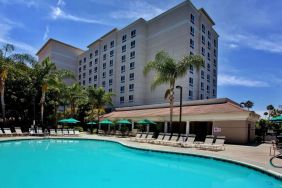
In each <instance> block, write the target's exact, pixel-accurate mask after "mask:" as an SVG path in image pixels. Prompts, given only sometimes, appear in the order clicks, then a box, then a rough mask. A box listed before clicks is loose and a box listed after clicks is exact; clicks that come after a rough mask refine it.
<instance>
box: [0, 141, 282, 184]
mask: <svg viewBox="0 0 282 188" xmlns="http://www.w3.org/2000/svg"><path fill="white" fill-rule="evenodd" d="M0 180H1V181H0V188H35V187H36V188H47V187H48V188H57V187H58V188H65V187H67V188H72V187H75V188H83V187H87V188H88V187H93V188H111V187H122V188H127V187H131V188H139V187H140V188H141V187H142V188H144V187H146V188H151V187H152V188H159V187H161V188H167V187H168V188H183V187H185V188H187V187H191V188H194V187H195V188H209V187H213V188H227V187H228V188H233V187H234V188H241V187H243V188H250V187H255V188H277V187H282V183H281V181H279V180H277V179H275V178H273V177H270V176H268V175H265V174H262V173H260V172H257V171H255V170H252V169H248V168H245V167H241V166H239V165H234V164H231V163H226V162H221V161H217V160H212V159H205V158H199V157H189V156H183V155H176V154H164V153H157V152H149V151H141V150H135V149H130V148H127V147H124V146H122V145H120V144H117V143H112V142H103V141H87V140H84V141H83V140H80V141H77V140H76V141H75V140H40V141H35V140H34V141H13V142H3V143H1V142H0Z"/></svg>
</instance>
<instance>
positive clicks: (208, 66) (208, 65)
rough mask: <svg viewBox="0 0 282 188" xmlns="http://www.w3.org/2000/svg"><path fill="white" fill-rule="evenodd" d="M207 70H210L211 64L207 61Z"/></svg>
mask: <svg viewBox="0 0 282 188" xmlns="http://www.w3.org/2000/svg"><path fill="white" fill-rule="evenodd" d="M207 70H208V71H210V70H211V65H210V64H209V63H208V64H207Z"/></svg>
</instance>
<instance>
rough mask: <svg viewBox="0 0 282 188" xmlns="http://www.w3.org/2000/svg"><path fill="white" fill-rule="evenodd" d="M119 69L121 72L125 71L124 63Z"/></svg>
mask: <svg viewBox="0 0 282 188" xmlns="http://www.w3.org/2000/svg"><path fill="white" fill-rule="evenodd" d="M120 71H121V73H123V72H125V65H122V66H121V69H120Z"/></svg>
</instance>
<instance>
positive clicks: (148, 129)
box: [147, 124, 150, 133]
mask: <svg viewBox="0 0 282 188" xmlns="http://www.w3.org/2000/svg"><path fill="white" fill-rule="evenodd" d="M149 131H150V127H149V124H147V133H148V132H149Z"/></svg>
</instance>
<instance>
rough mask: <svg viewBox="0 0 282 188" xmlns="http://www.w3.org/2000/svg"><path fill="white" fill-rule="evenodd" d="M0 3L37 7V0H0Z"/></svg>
mask: <svg viewBox="0 0 282 188" xmlns="http://www.w3.org/2000/svg"><path fill="white" fill-rule="evenodd" d="M0 3H1V4H4V5H15V4H20V5H24V6H27V7H29V8H30V7H38V3H39V2H38V1H36V0H0Z"/></svg>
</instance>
